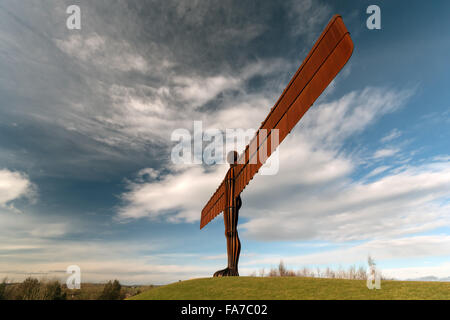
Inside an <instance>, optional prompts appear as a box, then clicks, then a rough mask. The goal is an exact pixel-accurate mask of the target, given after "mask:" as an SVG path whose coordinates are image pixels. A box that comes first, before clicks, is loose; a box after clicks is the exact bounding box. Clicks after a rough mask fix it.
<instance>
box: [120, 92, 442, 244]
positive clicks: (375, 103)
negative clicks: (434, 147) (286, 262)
mask: <svg viewBox="0 0 450 320" xmlns="http://www.w3.org/2000/svg"><path fill="white" fill-rule="evenodd" d="M411 94H412V92H410V91H398V92H396V91H392V90H385V89H378V88H368V89H365V90H363V91H360V92H352V93H350V94H347V95H345V96H344V97H342V98H341V99H339V100H337V101H334V102H330V103H326V104H322V105H318V106H314V107H313V108H312V109H311V110H310V111H309V112H308V113H307V115H306V116H305V118H304V119H302V123H301V124H300V125H299V126H297V128H296V129H295V130H294V131H293V132H292V133H291V135H290V136H289V137H288V138H287V139H286V141H284V142H283V144H282V146H281V147H280V166H281V170H280V172H279V174H278V175H276V176H260V175H257V176H256V177H255V178H254V181H253V182H252V183H251V184H250V186H248V187H247V189H246V190H245V191H244V194H243V198H244V207H243V209H242V213H241V214H242V215H243V216H244V217H246V218H248V219H249V221H248V222H247V223H244V224H242V225H241V228H242V229H244V230H246V232H247V235H249V236H251V237H255V238H262V239H280V238H282V239H284V240H288V239H304V238H315V237H317V236H318V234H320V235H321V236H324V237H326V238H329V239H334V240H336V239H337V238H354V237H358V232H361V228H363V226H361V225H358V224H357V226H353V227H349V228H348V229H347V232H346V231H345V230H344V231H343V232H342V233H339V232H333V228H335V227H339V228H344V225H346V224H347V225H348V224H350V221H352V218H351V217H355V219H360V220H361V221H363V223H362V224H363V225H364V223H370V222H373V221H372V220H371V219H370V214H374V217H379V218H382V216H383V214H380V213H378V212H377V210H380V209H382V208H383V210H384V207H383V201H385V202H386V203H387V202H389V201H390V202H392V201H393V200H392V199H391V198H393V197H395V196H393V195H392V194H388V193H387V191H388V190H389V188H391V187H392V188H395V187H396V186H397V185H398V184H401V183H402V182H400V181H399V182H397V180H401V179H411V180H414V179H417V180H419V179H420V181H422V180H426V179H427V178H430V177H428V176H420V177H416V175H415V174H413V173H409V175H408V174H406V173H404V175H405V176H402V175H399V176H398V177H392V179H386V180H382V181H378V184H375V183H374V184H372V185H364V184H358V183H353V182H352V181H351V179H350V174H351V173H352V172H353V171H354V169H355V167H356V165H357V161H356V160H355V159H353V158H352V157H351V156H349V155H345V154H344V153H342V152H339V150H340V147H341V146H342V144H343V143H344V141H345V140H346V139H347V138H348V137H350V136H351V135H353V134H355V133H358V132H361V131H362V130H364V129H365V128H366V127H368V126H369V125H371V124H372V123H373V122H375V121H376V120H377V119H378V118H379V117H381V116H382V115H383V114H386V113H389V112H392V111H394V110H396V109H397V108H399V107H400V106H401V105H402V103H404V102H405V101H406V100H407V99H408V97H409V96H410V95H411ZM238 109H239V112H238V113H237V115H238V117H236V118H240V119H243V120H238V119H237V120H236V122H237V123H239V122H240V124H247V125H248V123H246V121H248V120H246V119H252V120H251V121H252V122H253V123H254V122H255V121H257V119H256V120H255V116H254V115H253V114H252V113H253V109H252V107H248V108H245V107H242V106H239V108H237V109H230V110H225V111H221V112H219V113H218V116H217V115H216V116H217V119H218V122H221V123H224V122H225V123H228V122H227V121H230V119H229V117H230V114H229V113H228V112H230V111H233V110H238ZM264 112H266V111H265V110H264V109H259V113H258V114H260V116H261V118H262V117H264ZM231 114H233V113H232V112H231ZM225 120H227V121H225ZM170 169H171V171H172V172H171V173H170V174H168V175H167V176H163V177H160V179H158V180H155V181H153V182H142V181H137V182H133V183H130V185H129V191H128V192H126V193H124V194H123V195H122V199H123V201H124V203H123V206H122V207H120V209H119V213H118V216H119V218H144V217H150V218H156V217H157V218H163V219H164V218H166V219H168V220H170V221H182V220H185V221H189V222H192V221H197V220H198V219H199V218H200V212H201V209H202V207H203V206H204V205H205V203H206V201H207V200H208V198H209V197H210V196H211V195H212V193H213V192H214V190H215V188H216V187H217V186H218V184H219V183H220V181H221V179H222V178H223V176H224V173H225V171H226V165H224V166H216V167H213V168H209V170H208V171H206V170H205V169H204V168H203V167H201V166H192V167H185V168H182V169H180V170H173V169H174V168H172V167H171V168H170ZM441 173H442V172H441ZM446 177H447V176H446V175H441V178H439V174H436V175H433V178H435V179H437V181H436V188H438V189H439V188H443V187H444V186H445V179H446ZM417 183H421V182H419V181H418V182H417ZM410 186H411V184H410ZM433 190H434V189H433ZM433 190H431V189H430V190H428V189H422V191H430V192H432V191H433ZM419 191H420V190H419V189H414V188H413V189H405V190H403V191H401V190H398V191H395V190H394V193H395V194H396V196H398V197H402V196H404V195H405V194H406V195H407V194H414V193H417V192H419ZM163 195H164V197H163ZM427 196H429V194H427ZM427 196H426V197H427ZM404 197H407V196H404ZM426 197H425V198H426ZM275 199H276V200H275ZM427 199H428V198H427ZM416 200H417V199H416ZM374 203H378V204H379V205H380V206H379V207H377V206H376V205H375V204H374ZM422 204H423V203H422ZM369 211H370V213H369ZM389 212H391V211H389ZM321 219H326V220H327V226H328V227H325V228H324V227H321V226H322V224H321V222H320V221H321ZM369 221H370V222H369ZM274 225H277V228H276V230H274V228H273V226H274ZM422 227H423V226H422ZM369 230H371V231H370V234H371V235H373V234H374V233H376V230H373V228H369ZM387 230H388V231H389V228H388V229H387ZM360 234H361V235H364V236H360V237H363V238H367V237H368V236H369V233H368V234H366V235H365V233H360Z"/></svg>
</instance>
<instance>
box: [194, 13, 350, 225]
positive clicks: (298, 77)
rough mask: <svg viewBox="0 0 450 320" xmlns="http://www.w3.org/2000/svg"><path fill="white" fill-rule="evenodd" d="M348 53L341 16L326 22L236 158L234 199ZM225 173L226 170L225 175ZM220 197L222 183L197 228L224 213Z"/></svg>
mask: <svg viewBox="0 0 450 320" xmlns="http://www.w3.org/2000/svg"><path fill="white" fill-rule="evenodd" d="M352 53H353V42H352V40H351V38H350V34H349V32H348V30H347V28H346V27H345V25H344V22H343V21H342V18H341V16H339V15H336V16H334V17H333V18H332V19H331V21H330V22H329V23H328V25H327V27H326V28H325V30H324V31H323V32H322V34H321V36H320V37H319V39H318V40H317V41H316V43H315V44H314V46H313V48H312V50H311V51H310V52H309V54H308V56H307V57H306V59H305V60H304V62H303V63H302V65H301V66H300V68H299V69H298V70H297V72H296V73H295V75H294V76H293V78H292V79H291V81H290V82H289V84H288V86H287V87H286V89H285V90H284V91H283V93H282V95H281V96H280V98H279V99H278V101H277V103H276V104H275V106H274V107H273V108H272V109H271V110H270V112H269V114H268V116H267V118H266V119H265V120H264V121H263V122H262V124H261V127H260V128H259V130H258V132H257V133H256V135H255V137H254V138H253V139H252V140H251V142H250V143H249V145H248V146H247V147H246V149H245V151H244V152H243V153H242V154H241V156H240V157H239V160H238V164H237V165H236V167H235V168H234V170H233V172H234V179H235V190H234V196H235V197H237V196H238V195H239V194H240V193H241V192H242V191H243V190H244V188H245V187H246V186H247V184H248V183H249V182H250V180H251V179H253V177H254V175H255V174H256V173H257V172H258V170H259V169H260V168H261V166H262V165H263V164H264V162H265V161H266V160H267V158H268V157H270V155H271V154H272V153H273V152H274V151H275V150H276V148H277V147H278V145H279V144H280V143H281V142H282V141H283V140H284V139H285V138H286V136H287V135H288V134H289V132H290V131H291V130H292V129H293V128H294V126H295V125H296V124H297V123H298V122H299V121H300V119H301V118H302V117H303V115H304V114H305V113H306V111H308V109H309V108H310V107H311V106H312V105H313V104H314V102H315V101H316V100H317V98H318V97H319V96H320V95H321V94H322V92H323V91H324V90H325V89H326V87H327V86H328V85H329V84H330V83H331V81H332V80H333V79H334V78H335V77H336V75H337V74H338V73H339V71H340V70H341V69H342V68H343V67H344V66H345V64H346V63H347V61H348V60H349V59H350V57H351V55H352ZM262 129H264V130H267V134H266V135H265V136H264V135H263V136H262V137H261V133H262V131H261V130H262ZM273 129H278V130H279V141H278V144H274V145H273V146H272V132H271V130H273ZM266 140H267V141H266ZM259 149H261V151H262V154H263V155H264V154H266V155H267V156H265V157H263V158H260V152H259ZM230 170H231V169H230ZM229 173H230V171H229V172H228V173H227V175H228V174H229ZM224 194H225V180H224V181H223V182H222V183H221V185H220V186H219V188H218V189H217V190H216V192H215V193H214V195H213V196H212V198H211V199H210V200H209V201H208V203H207V204H206V206H205V207H204V209H203V210H202V214H201V221H200V229H202V228H203V227H204V226H205V225H206V224H208V223H209V222H210V221H211V220H212V219H214V218H215V217H216V216H217V215H219V214H220V213H221V212H222V211H224V209H225V200H224V199H225V196H224Z"/></svg>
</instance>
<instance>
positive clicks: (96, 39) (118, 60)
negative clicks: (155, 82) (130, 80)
mask: <svg viewBox="0 0 450 320" xmlns="http://www.w3.org/2000/svg"><path fill="white" fill-rule="evenodd" d="M54 41H55V44H56V45H57V46H58V48H59V49H61V50H62V51H63V52H64V53H66V54H68V55H69V56H71V57H75V58H77V59H79V60H81V61H82V62H84V63H89V64H92V65H94V66H97V67H99V68H103V69H107V70H108V69H111V70H117V71H124V72H126V71H139V72H143V73H145V72H147V71H149V70H150V66H149V65H148V63H147V60H146V59H145V58H144V57H142V56H140V55H139V54H137V53H135V51H134V50H133V49H132V47H131V46H130V44H128V43H126V42H124V41H121V40H117V39H114V40H113V39H108V38H106V37H104V36H100V35H99V34H97V33H92V34H89V35H86V36H82V35H79V34H75V35H71V36H70V37H69V38H68V39H65V40H59V39H55V40H54ZM166 65H167V66H169V65H170V63H169V62H167V61H166Z"/></svg>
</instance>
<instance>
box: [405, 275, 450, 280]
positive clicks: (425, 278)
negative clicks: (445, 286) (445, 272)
mask: <svg viewBox="0 0 450 320" xmlns="http://www.w3.org/2000/svg"><path fill="white" fill-rule="evenodd" d="M406 281H450V277H446V278H438V277H435V276H427V277H420V278H413V279H406Z"/></svg>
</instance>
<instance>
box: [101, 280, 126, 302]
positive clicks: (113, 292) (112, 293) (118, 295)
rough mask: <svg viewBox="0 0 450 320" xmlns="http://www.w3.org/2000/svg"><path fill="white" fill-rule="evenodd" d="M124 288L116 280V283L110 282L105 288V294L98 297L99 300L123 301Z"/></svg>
mask: <svg viewBox="0 0 450 320" xmlns="http://www.w3.org/2000/svg"><path fill="white" fill-rule="evenodd" d="M121 290H122V286H121V285H120V283H119V281H117V280H114V282H111V281H108V283H107V284H106V285H105V287H104V288H103V292H102V293H101V294H100V296H99V297H98V299H99V300H121V299H123V295H122V292H121Z"/></svg>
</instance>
